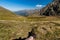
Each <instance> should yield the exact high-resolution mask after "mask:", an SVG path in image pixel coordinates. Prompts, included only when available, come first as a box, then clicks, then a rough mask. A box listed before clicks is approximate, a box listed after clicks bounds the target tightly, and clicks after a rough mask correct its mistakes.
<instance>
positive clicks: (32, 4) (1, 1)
mask: <svg viewBox="0 0 60 40" xmlns="http://www.w3.org/2000/svg"><path fill="white" fill-rule="evenodd" d="M50 2H52V0H0V6H2V7H5V8H7V9H9V10H12V11H18V10H25V9H34V8H36V7H44V6H45V5H47V4H48V3H50Z"/></svg>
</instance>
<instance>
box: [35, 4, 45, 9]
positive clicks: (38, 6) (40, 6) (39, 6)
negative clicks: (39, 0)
mask: <svg viewBox="0 0 60 40" xmlns="http://www.w3.org/2000/svg"><path fill="white" fill-rule="evenodd" d="M36 7H37V8H43V7H45V5H39V4H38V5H36Z"/></svg>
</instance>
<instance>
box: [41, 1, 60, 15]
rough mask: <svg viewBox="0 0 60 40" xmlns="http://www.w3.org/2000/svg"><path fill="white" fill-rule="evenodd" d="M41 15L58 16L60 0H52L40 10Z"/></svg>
mask: <svg viewBox="0 0 60 40" xmlns="http://www.w3.org/2000/svg"><path fill="white" fill-rule="evenodd" d="M40 15H43V16H60V0H53V2H52V3H50V4H48V5H47V6H46V7H44V8H43V9H41V10H40Z"/></svg>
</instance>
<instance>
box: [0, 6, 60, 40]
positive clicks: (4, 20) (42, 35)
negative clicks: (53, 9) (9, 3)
mask: <svg viewBox="0 0 60 40" xmlns="http://www.w3.org/2000/svg"><path fill="white" fill-rule="evenodd" d="M59 18H60V17H21V16H16V15H15V14H14V13H12V12H10V11H8V10H5V9H4V8H2V9H1V7H0V40H12V39H13V38H19V37H22V38H23V37H27V35H28V32H29V31H31V29H32V28H34V31H35V34H36V40H55V39H56V40H57V39H58V38H59V37H60V19H59ZM24 20H25V21H24ZM51 21H52V22H51ZM54 21H55V22H54Z"/></svg>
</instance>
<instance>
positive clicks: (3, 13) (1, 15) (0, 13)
mask: <svg viewBox="0 0 60 40" xmlns="http://www.w3.org/2000/svg"><path fill="white" fill-rule="evenodd" d="M20 18H21V19H24V18H23V17H22V16H18V15H16V14H15V13H13V12H11V11H10V10H7V9H5V8H3V7H0V20H20Z"/></svg>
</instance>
